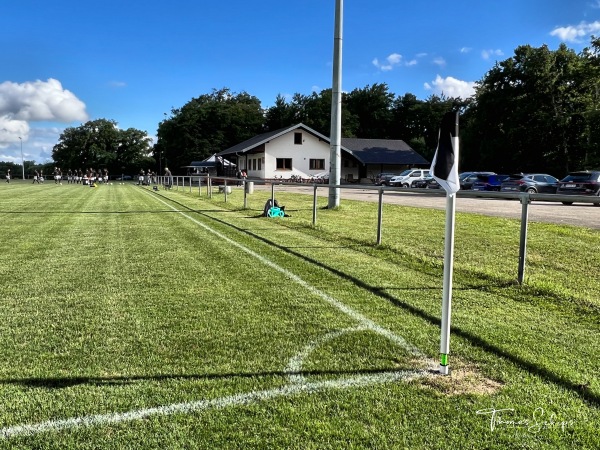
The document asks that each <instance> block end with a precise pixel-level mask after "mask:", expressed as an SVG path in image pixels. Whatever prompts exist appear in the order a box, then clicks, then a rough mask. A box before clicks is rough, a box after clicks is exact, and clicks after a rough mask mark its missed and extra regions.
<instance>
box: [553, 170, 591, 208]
mask: <svg viewBox="0 0 600 450" xmlns="http://www.w3.org/2000/svg"><path fill="white" fill-rule="evenodd" d="M556 193H557V194H560V195H594V196H596V197H600V171H598V170H594V171H591V172H590V171H585V172H571V173H570V174H569V175H567V176H566V177H565V178H563V179H562V180H560V181H559V182H558V188H557V189H556ZM563 204H564V205H572V204H573V202H563ZM594 206H600V200H599V201H598V202H595V203H594Z"/></svg>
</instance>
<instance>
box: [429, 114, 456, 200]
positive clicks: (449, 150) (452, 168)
mask: <svg viewBox="0 0 600 450" xmlns="http://www.w3.org/2000/svg"><path fill="white" fill-rule="evenodd" d="M431 174H432V175H433V178H434V179H435V180H436V181H437V182H438V183H439V184H440V186H441V187H443V188H444V190H445V191H446V192H447V193H448V194H454V193H456V192H458V190H459V189H460V182H459V180H458V113H457V112H447V113H446V114H444V117H443V118H442V124H441V126H440V132H439V135H438V146H437V149H436V150H435V156H434V157H433V161H432V163H431Z"/></svg>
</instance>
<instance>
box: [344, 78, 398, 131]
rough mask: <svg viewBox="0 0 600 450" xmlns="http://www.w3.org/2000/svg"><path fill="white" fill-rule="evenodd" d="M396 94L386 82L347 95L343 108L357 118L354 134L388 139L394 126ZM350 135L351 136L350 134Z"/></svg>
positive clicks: (355, 90)
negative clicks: (390, 90)
mask: <svg viewBox="0 0 600 450" xmlns="http://www.w3.org/2000/svg"><path fill="white" fill-rule="evenodd" d="M393 105H394V94H393V93H391V92H389V88H388V86H387V84H385V83H381V84H380V83H375V84H374V85H373V86H367V87H365V88H363V89H354V90H353V91H352V92H350V93H349V94H348V95H345V96H344V98H343V101H342V107H343V110H344V111H345V112H346V113H347V114H348V115H350V116H353V117H355V118H356V120H355V123H356V124H357V126H356V128H355V130H353V135H355V136H356V137H358V138H362V139H388V138H390V136H391V135H392V128H393V117H394V115H393V111H392V109H393ZM348 137H350V136H348Z"/></svg>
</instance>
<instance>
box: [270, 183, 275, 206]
mask: <svg viewBox="0 0 600 450" xmlns="http://www.w3.org/2000/svg"><path fill="white" fill-rule="evenodd" d="M271 205H275V183H271Z"/></svg>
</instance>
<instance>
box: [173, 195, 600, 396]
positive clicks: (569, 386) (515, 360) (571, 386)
mask: <svg viewBox="0 0 600 450" xmlns="http://www.w3.org/2000/svg"><path fill="white" fill-rule="evenodd" d="M169 200H170V201H173V200H172V199H169ZM173 202H174V203H177V204H179V205H180V206H182V207H183V208H186V209H188V211H190V212H196V213H198V214H202V215H204V216H205V217H206V218H208V219H210V220H212V221H215V222H218V223H220V224H222V225H225V226H227V227H230V228H232V229H235V230H236V231H238V232H240V233H244V234H247V235H249V236H252V237H253V238H254V239H257V240H259V241H262V242H264V243H265V244H267V245H270V246H272V247H274V248H277V249H279V250H281V251H283V252H285V253H288V254H290V255H293V256H295V257H297V258H299V259H302V260H304V261H306V262H308V263H309V264H313V265H316V266H318V267H320V268H322V269H325V270H327V271H329V272H330V273H332V274H334V275H336V276H338V277H340V278H342V279H344V280H346V281H349V282H351V283H353V284H354V285H355V286H357V287H359V288H360V289H364V290H366V291H367V292H370V293H372V294H374V295H377V296H379V297H380V298H382V299H385V300H387V301H389V302H390V303H392V304H393V305H395V306H397V307H399V308H402V309H404V310H405V311H407V312H409V313H411V314H413V315H414V316H416V317H419V318H421V319H423V320H424V321H426V322H429V323H431V324H432V325H435V326H440V322H441V319H440V317H437V316H434V315H431V314H429V313H428V312H426V311H424V310H422V309H420V308H417V307H415V306H413V305H411V304H409V303H407V302H405V301H402V300H400V299H398V298H396V297H394V296H392V295H390V294H389V293H387V292H385V290H384V288H382V287H377V286H371V285H369V284H367V283H365V282H364V281H362V280H360V279H358V278H356V277H354V276H352V275H350V274H347V273H345V272H342V271H341V270H339V269H336V268H334V267H331V266H327V265H324V264H323V263H322V262H321V261H317V260H315V259H313V258H311V257H309V256H306V255H303V254H301V253H298V252H296V251H294V250H292V249H291V248H289V247H286V246H284V245H282V244H279V243H277V242H274V241H272V240H270V239H267V238H265V237H262V236H258V235H256V234H255V233H253V232H252V231H250V230H246V229H242V228H240V227H238V226H236V225H234V224H231V223H228V222H226V221H224V220H221V219H219V218H216V217H212V216H210V215H206V214H204V213H202V212H199V211H197V210H194V209H191V208H187V207H186V206H185V205H184V204H181V203H178V202H175V201H173ZM486 278H487V277H486ZM488 281H493V282H496V283H497V282H498V280H490V279H489V278H488ZM501 284H505V283H501ZM470 289H481V290H485V291H489V286H479V287H476V286H473V287H471V288H470ZM451 333H452V334H453V335H455V336H460V337H461V338H462V339H465V340H466V341H468V342H470V343H471V344H472V345H474V346H477V347H479V348H481V349H483V350H485V351H486V352H489V353H492V354H494V355H496V356H498V357H501V358H503V359H505V360H507V361H509V362H510V363H512V364H514V365H515V366H517V367H519V368H520V369H522V370H526V371H527V372H529V373H531V374H533V375H535V376H538V377H540V378H542V379H544V380H546V381H548V382H550V383H553V384H555V385H557V386H560V387H562V388H564V389H566V390H569V391H571V392H573V393H575V394H576V395H578V396H579V397H581V398H582V399H583V400H584V401H587V402H588V403H589V404H591V405H593V406H595V407H600V395H598V394H596V393H593V392H590V391H589V390H588V389H587V387H586V386H585V385H582V384H580V383H575V382H573V381H571V380H569V379H565V378H564V377H562V376H560V375H559V374H556V373H554V372H552V371H551V370H549V369H547V368H545V367H541V366H539V365H537V364H536V363H535V362H531V361H528V360H526V359H523V358H521V357H519V356H517V355H514V354H512V353H510V352H509V351H508V350H505V349H503V348H501V347H499V346H497V345H495V344H493V343H491V342H489V341H487V340H485V339H484V338H482V337H480V336H478V335H476V334H474V333H472V332H470V331H467V330H463V329H462V328H460V327H456V326H452V327H451Z"/></svg>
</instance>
